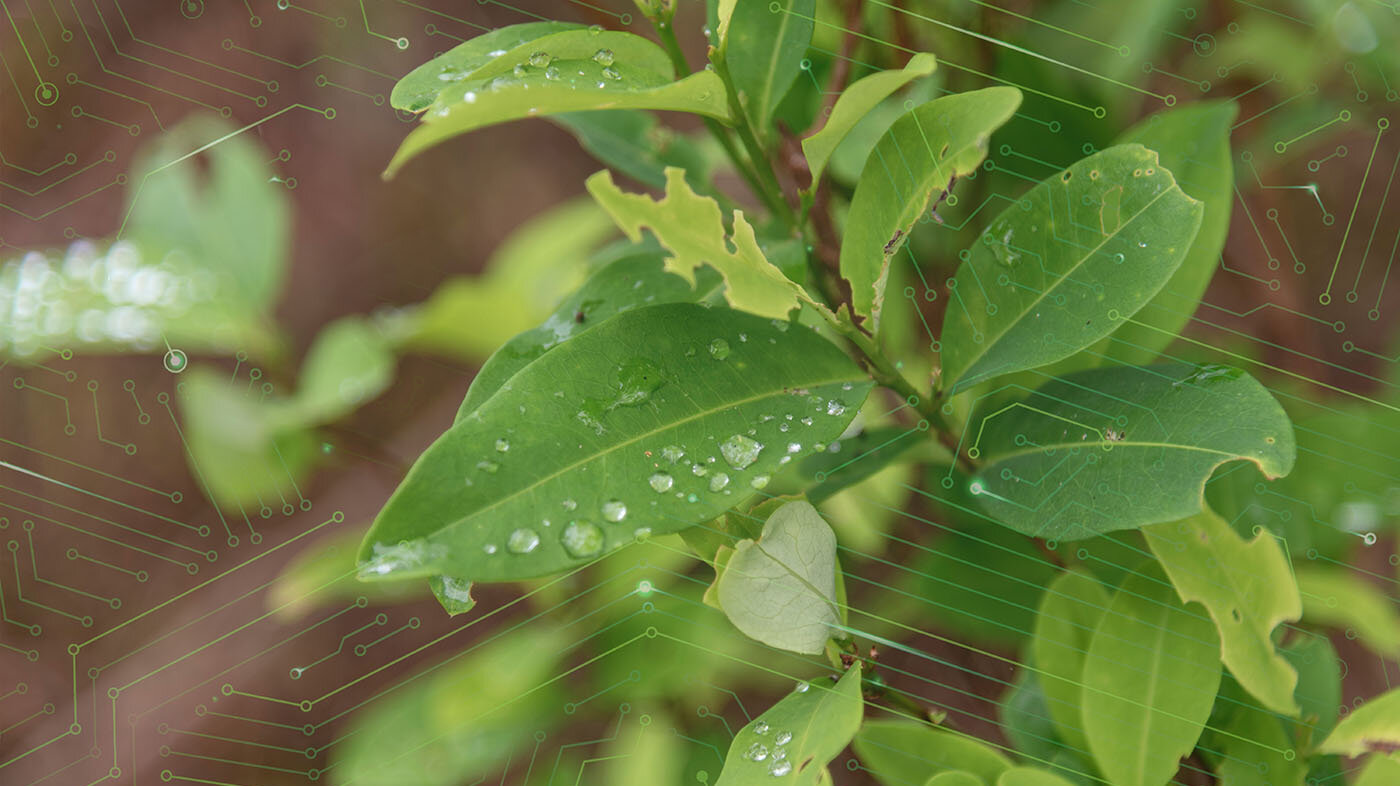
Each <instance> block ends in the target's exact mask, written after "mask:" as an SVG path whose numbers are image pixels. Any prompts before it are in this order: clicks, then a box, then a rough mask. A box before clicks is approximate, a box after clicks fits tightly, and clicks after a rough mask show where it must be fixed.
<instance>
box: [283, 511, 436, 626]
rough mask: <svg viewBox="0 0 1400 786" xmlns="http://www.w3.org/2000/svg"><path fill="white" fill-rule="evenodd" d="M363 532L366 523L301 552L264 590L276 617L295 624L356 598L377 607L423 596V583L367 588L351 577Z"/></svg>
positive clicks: (391, 583)
mask: <svg viewBox="0 0 1400 786" xmlns="http://www.w3.org/2000/svg"><path fill="white" fill-rule="evenodd" d="M347 526H348V525H347ZM367 531H369V525H368V524H364V525H361V526H358V527H353V528H347V529H346V530H345V531H344V532H337V533H335V534H333V535H331V536H329V537H326V538H320V539H318V540H316V541H314V542H312V543H311V544H310V545H309V546H307V547H305V548H303V549H302V550H301V551H300V552H298V553H297V555H296V556H295V557H294V558H292V561H291V562H289V563H287V566H286V567H285V568H283V569H282V571H281V572H280V573H278V574H277V580H276V581H274V582H273V583H272V586H271V587H270V588H269V589H268V594H267V605H268V608H269V609H272V610H274V611H275V612H276V613H277V615H278V616H279V617H282V618H284V619H286V620H288V621H295V620H298V619H301V618H303V617H305V616H306V615H307V614H308V613H310V612H312V611H314V610H316V609H318V608H323V607H327V606H332V605H335V604H350V603H354V602H355V600H356V599H357V598H360V597H364V598H365V599H366V600H367V601H368V602H370V603H376V604H382V603H402V602H404V601H416V600H422V599H423V598H425V597H427V595H428V588H427V587H425V586H423V582H421V581H385V582H379V583H376V584H366V583H365V582H362V581H359V580H357V579H356V578H355V573H356V571H357V570H358V568H357V567H356V565H355V553H356V552H357V551H359V548H360V541H361V540H363V539H364V537H365V533H366V532H367Z"/></svg>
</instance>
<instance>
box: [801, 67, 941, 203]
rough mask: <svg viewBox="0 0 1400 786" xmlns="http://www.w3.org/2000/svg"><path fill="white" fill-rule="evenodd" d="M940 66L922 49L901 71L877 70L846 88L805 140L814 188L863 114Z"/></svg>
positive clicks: (803, 152) (803, 149)
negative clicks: (842, 141)
mask: <svg viewBox="0 0 1400 786" xmlns="http://www.w3.org/2000/svg"><path fill="white" fill-rule="evenodd" d="M937 67H938V59H937V58H935V57H934V56H933V55H931V54H928V53H927V52H920V53H918V54H916V55H914V56H913V57H911V58H909V62H908V63H905V64H904V67H903V68H901V69H899V70H898V71H894V70H890V71H877V72H876V73H873V74H871V75H869V76H866V77H863V78H861V79H857V80H856V81H855V82H852V83H851V84H850V86H848V87H847V88H846V89H845V90H843V91H842V92H841V96H840V97H839V98H837V99H836V104H835V106H833V107H832V108H831V116H830V117H828V118H827V119H826V123H825V124H824V125H823V126H822V127H821V130H820V131H817V132H816V133H815V134H812V135H811V136H809V137H807V138H806V139H804V140H802V154H803V155H804V156H806V157H807V167H808V169H810V170H811V171H812V188H813V189H815V188H816V184H817V182H818V181H820V180H821V178H822V172H824V171H825V170H826V163H827V161H830V160H831V155H832V153H835V152H836V148H837V146H838V145H840V144H841V140H843V139H845V138H846V134H848V133H850V131H851V129H852V128H854V127H855V126H856V124H857V123H859V122H860V121H861V119H862V118H864V117H865V116H866V115H868V114H870V112H871V111H872V110H874V109H875V107H877V106H879V104H880V102H881V101H884V100H885V99H886V98H888V97H889V95H890V94H891V93H893V92H894V91H896V90H898V89H900V88H901V87H904V86H905V85H906V84H908V83H910V82H912V81H913V80H915V79H918V78H920V77H924V76H928V75H929V74H931V73H933V71H934V69H935V68H937Z"/></svg>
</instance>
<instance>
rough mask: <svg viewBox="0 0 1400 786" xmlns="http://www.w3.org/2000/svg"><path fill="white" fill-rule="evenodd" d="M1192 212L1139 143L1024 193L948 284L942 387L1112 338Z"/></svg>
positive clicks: (1160, 274) (1167, 267) (1192, 227)
mask: <svg viewBox="0 0 1400 786" xmlns="http://www.w3.org/2000/svg"><path fill="white" fill-rule="evenodd" d="M867 166H868V165H867ZM1202 210H1203V207H1202V205H1201V203H1200V202H1197V201H1196V200H1194V199H1192V198H1191V197H1189V196H1187V195H1186V194H1185V193H1184V192H1183V191H1182V190H1181V187H1180V186H1179V185H1178V184H1177V182H1176V180H1175V178H1173V177H1172V173H1171V172H1169V171H1167V169H1166V168H1165V167H1163V166H1162V165H1161V163H1160V162H1159V161H1158V157H1157V154H1156V153H1155V152H1153V151H1151V150H1148V149H1147V148H1144V147H1142V146H1141V145H1119V146H1117V147H1112V148H1109V149H1108V150H1105V151H1103V152H1101V153H1097V154H1095V155H1092V156H1089V157H1088V158H1085V159H1082V160H1080V161H1078V162H1077V163H1075V164H1074V165H1072V166H1071V167H1070V168H1069V169H1067V170H1065V171H1064V172H1062V173H1061V174H1058V175H1052V176H1051V177H1050V178H1048V179H1047V180H1045V181H1044V182H1042V183H1040V185H1037V186H1036V187H1035V188H1033V189H1031V190H1030V191H1029V192H1028V193H1026V194H1025V195H1024V196H1022V197H1021V198H1020V199H1019V200H1017V202H1016V204H1014V205H1012V206H1011V207H1009V208H1007V209H1006V210H1005V211H1003V212H1002V214H1001V215H1000V216H998V217H997V218H996V219H995V220H994V221H992V223H991V224H990V225H989V226H988V227H987V229H986V230H984V231H983V233H982V234H981V235H980V236H979V237H978V240H977V242H976V243H974V244H973V246H972V248H971V249H969V250H968V254H969V256H968V257H967V261H966V262H964V263H963V264H962V266H961V267H959V268H958V273H957V275H956V276H955V278H954V280H953V281H951V282H949V285H948V286H949V288H950V289H951V290H952V291H951V292H950V293H949V299H950V300H949V304H948V311H947V313H946V314H945V316H944V319H943V335H942V342H943V350H942V358H943V385H944V386H945V387H946V388H948V389H949V390H951V391H954V392H956V391H961V390H965V389H967V388H968V387H970V386H972V385H975V384H977V383H978V382H981V381H983V380H986V379H990V378H992V377H996V376H1000V375H1002V374H1009V373H1011V372H1014V371H1021V370H1024V369H1029V368H1035V367H1037V366H1044V365H1047V364H1050V363H1054V362H1055V361H1057V360H1062V359H1064V358H1067V357H1069V356H1070V355H1073V354H1074V353H1076V352H1078V351H1080V350H1081V349H1084V348H1085V347H1087V346H1089V345H1091V344H1093V343H1094V342H1096V341H1098V340H1099V339H1102V338H1104V337H1105V336H1107V335H1108V334H1109V333H1112V332H1113V331H1114V330H1115V329H1116V328H1117V327H1118V326H1119V324H1120V323H1121V322H1122V320H1124V319H1126V318H1128V317H1131V316H1132V315H1134V314H1136V313H1137V312H1138V310H1139V309H1141V308H1142V307H1143V306H1144V305H1146V303H1147V302H1148V301H1149V300H1151V299H1152V297H1153V296H1154V295H1156V294H1157V292H1158V290H1160V289H1161V288H1162V286H1163V285H1164V284H1166V282H1167V280H1168V279H1170V278H1171V276H1172V274H1173V273H1175V272H1176V270H1177V268H1178V267H1180V266H1181V262H1182V260H1183V259H1184V258H1185V256H1186V252H1187V250H1188V249H1189V248H1190V245H1191V243H1192V241H1193V240H1194V238H1195V237H1196V231H1197V229H1198V228H1199V226H1200V223H1201V213H1202Z"/></svg>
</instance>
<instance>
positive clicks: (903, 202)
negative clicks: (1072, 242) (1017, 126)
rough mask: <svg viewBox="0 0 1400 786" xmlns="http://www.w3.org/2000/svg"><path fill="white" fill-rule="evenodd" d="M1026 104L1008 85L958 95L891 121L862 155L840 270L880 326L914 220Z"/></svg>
mask: <svg viewBox="0 0 1400 786" xmlns="http://www.w3.org/2000/svg"><path fill="white" fill-rule="evenodd" d="M1020 103H1021V93H1020V91H1018V90H1016V89H1015V88H1010V87H990V88H987V89H985V90H974V91H971V92H968V93H958V94H955V95H950V96H945V97H943V98H938V99H935V100H933V101H930V102H928V103H926V104H923V105H921V106H917V107H915V108H914V109H912V110H910V111H909V112H907V113H905V114H904V116H903V117H901V118H899V119H898V120H896V121H895V122H894V125H892V126H890V129H889V130H888V131H886V132H885V135H884V136H883V137H881V139H880V141H879V142H878V143H877V144H876V145H875V149H874V150H873V151H871V153H870V157H869V158H867V159H866V161H865V168H864V169H863V170H862V171H861V174H860V183H859V184H858V185H857V186H856V193H855V196H854V197H853V198H852V200H851V211H850V215H849V216H848V217H847V219H846V234H845V237H843V238H842V240H841V275H842V276H844V277H845V278H846V280H847V281H849V282H851V308H852V310H853V311H854V312H855V313H856V314H858V315H860V316H866V317H870V318H871V321H872V323H873V325H874V326H877V327H878V325H879V322H880V309H881V308H882V307H883V304H884V299H885V284H886V282H887V281H888V279H889V266H890V260H891V259H892V258H893V256H894V255H895V254H896V253H897V252H898V251H899V249H900V248H902V247H903V245H904V242H905V241H906V240H908V236H909V233H910V232H911V231H912V230H913V228H914V224H915V222H917V221H918V220H919V219H920V218H922V217H923V216H924V215H925V214H926V213H927V212H928V207H929V204H930V202H931V201H932V200H934V199H936V198H937V197H938V195H939V193H940V192H942V191H943V189H945V188H948V187H949V185H950V184H951V182H952V181H953V179H954V178H957V177H961V176H963V175H966V174H969V173H971V172H973V171H974V170H976V168H977V166H978V165H979V164H981V163H982V159H983V158H985V157H986V155H987V139H988V137H989V136H990V135H991V133H992V132H993V131H995V130H996V129H997V128H998V127H1000V126H1001V125H1002V124H1003V123H1005V122H1006V121H1007V120H1008V119H1009V118H1010V117H1011V115H1012V113H1013V112H1015V111H1016V107H1017V106H1019V105H1020Z"/></svg>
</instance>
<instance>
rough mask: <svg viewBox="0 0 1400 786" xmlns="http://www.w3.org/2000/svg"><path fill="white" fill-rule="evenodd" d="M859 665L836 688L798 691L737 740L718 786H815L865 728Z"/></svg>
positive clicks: (823, 685)
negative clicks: (830, 762) (853, 738)
mask: <svg viewBox="0 0 1400 786" xmlns="http://www.w3.org/2000/svg"><path fill="white" fill-rule="evenodd" d="M860 677H861V667H860V664H859V663H856V664H854V665H852V667H851V668H850V669H849V670H848V671H847V672H846V673H845V674H842V675H841V679H840V680H838V681H837V682H836V684H835V685H832V684H831V682H830V681H829V680H825V679H821V680H813V681H811V682H803V683H799V684H798V686H797V688H796V689H795V690H794V691H793V692H792V693H789V694H788V695H787V696H785V697H783V698H782V699H781V700H779V701H778V703H777V704H774V705H773V706H772V707H769V708H768V709H767V710H766V711H765V712H764V713H763V714H762V715H759V716H758V717H757V718H754V719H753V720H752V721H750V722H749V723H748V724H747V725H745V726H744V728H742V729H740V730H739V733H738V734H735V735H734V741H733V742H731V743H730V744H729V754H728V755H727V756H726V757H725V759H724V769H723V770H722V771H721V772H720V775H719V781H718V782H717V786H749V785H751V784H777V785H778V786H788V785H789V784H790V785H791V786H815V785H816V784H819V783H821V782H822V771H823V770H824V768H825V767H826V763H827V762H829V761H831V760H832V759H834V758H835V757H836V755H837V754H839V753H840V752H841V751H842V750H843V749H844V748H845V747H846V745H847V743H849V742H850V741H851V735H853V734H855V733H856V729H858V728H860V721H861V717H862V716H863V715H864V711H865V704H864V701H862V699H861V694H860Z"/></svg>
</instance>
